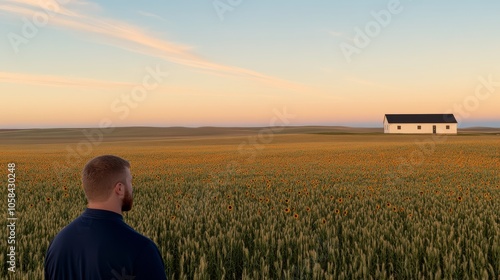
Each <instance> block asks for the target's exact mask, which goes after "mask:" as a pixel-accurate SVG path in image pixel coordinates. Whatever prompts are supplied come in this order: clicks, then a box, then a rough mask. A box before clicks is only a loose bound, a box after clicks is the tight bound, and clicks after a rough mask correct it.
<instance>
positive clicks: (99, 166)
mask: <svg viewBox="0 0 500 280" xmlns="http://www.w3.org/2000/svg"><path fill="white" fill-rule="evenodd" d="M126 168H130V163H129V162H128V161H126V160H124V159H122V158H120V157H117V156H113V155H103V156H98V157H96V158H93V159H91V160H90V161H89V162H87V164H85V167H84V168H83V171H82V185H83V189H84V191H85V196H86V197H87V200H88V201H104V200H106V199H107V198H108V197H109V195H110V194H111V192H112V190H113V187H114V186H115V184H116V183H118V182H119V181H121V180H122V179H123V175H124V174H125V170H126Z"/></svg>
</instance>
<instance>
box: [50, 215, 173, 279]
mask: <svg viewBox="0 0 500 280" xmlns="http://www.w3.org/2000/svg"><path fill="white" fill-rule="evenodd" d="M45 279H57V280H78V279H92V280H94V279H95V280H97V279H103V280H132V279H134V280H141V279H148V280H150V279H151V280H156V279H158V280H161V279H166V275H165V266H164V263H163V260H162V258H161V255H160V252H159V251H158V248H157V247H156V245H155V243H154V242H153V241H152V240H151V239H149V238H147V237H145V236H143V235H141V234H139V233H138V232H136V231H135V230H134V229H132V228H131V227H130V226H129V225H127V224H126V223H125V222H124V221H123V217H122V215H120V214H118V213H115V212H112V211H107V210H99V209H90V208H87V209H86V210H85V212H83V214H82V215H80V217H78V218H76V219H75V220H74V221H73V222H71V223H70V224H69V225H68V226H66V227H65V228H64V229H62V230H61V232H59V233H58V234H57V235H56V237H55V238H54V240H53V241H52V242H51V243H50V246H49V248H48V250H47V254H46V256H45Z"/></svg>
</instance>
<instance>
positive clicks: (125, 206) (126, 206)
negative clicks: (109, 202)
mask: <svg viewBox="0 0 500 280" xmlns="http://www.w3.org/2000/svg"><path fill="white" fill-rule="evenodd" d="M133 202H134V197H133V196H132V194H131V193H130V192H129V191H128V190H127V189H126V188H125V196H124V197H123V203H122V211H129V210H130V209H132V204H133Z"/></svg>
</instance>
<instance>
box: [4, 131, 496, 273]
mask: <svg viewBox="0 0 500 280" xmlns="http://www.w3.org/2000/svg"><path fill="white" fill-rule="evenodd" d="M380 130H381V129H378V130H377V129H371V130H370V129H368V130H366V129H365V130H363V129H346V128H325V127H298V128H285V129H282V130H281V129H280V130H278V129H275V130H271V129H269V128H268V129H266V128H248V129H224V128H204V129H198V130H197V129H186V128H176V129H164V130H161V131H159V130H158V129H153V128H128V129H118V128H117V129H115V131H113V132H112V133H109V134H106V133H104V132H103V134H102V135H103V137H102V139H101V138H100V137H99V134H97V133H94V134H90V136H85V135H83V134H82V131H81V130H78V129H67V130H60V129H49V130H33V131H14V130H10V131H0V166H2V170H4V171H3V172H2V173H1V174H2V175H1V178H0V182H1V184H2V186H5V185H6V184H7V173H8V171H7V169H8V163H10V162H14V163H15V164H16V167H15V174H16V190H15V194H16V199H17V200H16V201H17V205H16V211H17V217H18V220H17V222H16V242H17V243H16V245H17V246H16V257H17V259H16V260H17V271H16V272H15V273H9V272H8V271H7V267H8V265H7V263H6V261H7V255H6V253H7V249H4V248H7V247H8V245H7V235H6V234H7V231H6V230H4V231H2V239H1V240H0V248H2V249H3V250H4V252H2V254H1V255H0V263H1V264H0V269H1V275H7V274H10V277H11V278H12V279H42V278H43V276H42V275H43V274H42V272H43V259H44V254H45V250H46V248H47V246H48V244H49V242H50V240H51V238H52V237H53V236H54V235H55V234H56V233H57V232H58V231H59V230H60V229H61V228H62V227H64V226H65V225H66V224H68V223H69V222H70V221H72V220H73V219H74V218H76V217H77V216H78V215H79V214H80V213H81V212H82V211H83V210H84V208H85V205H86V202H85V197H84V194H83V190H82V189H81V187H80V181H79V180H80V177H79V176H80V171H81V169H82V168H83V165H84V164H85V162H86V161H87V160H89V159H90V158H92V157H94V156H97V155H101V154H116V155H119V156H122V157H124V158H126V159H128V160H129V161H130V162H131V165H132V168H131V170H132V175H133V176H134V179H133V184H134V208H133V209H132V211H130V212H129V213H126V214H125V217H124V218H125V221H126V222H127V223H128V224H130V225H131V226H132V227H133V228H135V229H136V230H137V231H139V232H141V233H143V234H145V235H146V236H148V237H150V238H151V239H153V240H154V241H155V242H156V243H157V244H158V246H159V248H160V251H161V253H162V256H163V258H164V261H165V265H166V271H167V274H168V276H169V279H222V278H223V277H225V278H228V279H234V278H236V279H240V278H242V277H243V278H245V279H370V278H374V279H390V278H394V279H441V278H446V279H467V278H470V279H500V215H499V213H500V202H499V201H500V178H499V171H500V141H499V140H500V136H498V135H497V134H498V132H499V131H498V130H494V129H493V130H492V131H490V130H481V129H472V130H469V131H467V130H464V131H461V132H460V133H461V134H460V135H455V136H438V137H436V136H434V137H433V136H432V135H384V134H381V133H380ZM88 132H89V133H90V130H89V131H88ZM2 197H3V198H2V199H4V201H6V198H7V188H5V187H2ZM4 205H5V208H7V204H4ZM6 210H7V209H4V213H5V214H4V220H6V219H7V214H6V212H7V211H6ZM1 277H2V278H3V276H1Z"/></svg>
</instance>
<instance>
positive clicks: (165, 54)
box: [0, 0, 306, 91]
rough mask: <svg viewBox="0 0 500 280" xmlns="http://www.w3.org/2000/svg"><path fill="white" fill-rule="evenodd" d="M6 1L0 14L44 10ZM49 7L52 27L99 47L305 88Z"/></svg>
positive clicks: (121, 25)
mask: <svg viewBox="0 0 500 280" xmlns="http://www.w3.org/2000/svg"><path fill="white" fill-rule="evenodd" d="M6 1H7V2H6V4H4V5H0V13H1V12H2V11H3V12H7V13H9V14H16V15H19V16H25V17H27V18H31V17H32V16H33V14H34V13H37V12H40V9H41V7H40V6H39V1H37V0H6ZM47 3H51V4H52V5H53V6H52V7H58V8H57V9H51V11H50V12H51V13H52V14H51V17H50V20H49V23H48V24H49V25H52V26H55V27H58V28H63V29H69V30H71V31H79V32H85V33H88V34H91V35H92V38H93V39H94V38H99V41H98V42H99V43H106V44H112V45H114V46H116V47H119V48H123V49H126V50H129V51H132V52H137V53H141V54H146V55H150V56H154V57H158V58H161V59H164V60H167V61H170V62H173V63H177V64H180V65H184V66H188V67H191V68H195V69H201V70H206V71H209V72H218V73H222V74H226V75H234V76H240V77H244V78H247V79H253V80H257V81H260V82H263V83H267V84H271V85H273V86H276V87H281V88H287V89H292V90H297V91H302V90H304V89H305V88H306V87H305V86H303V85H300V84H298V83H295V82H291V81H287V80H284V79H280V78H276V77H273V76H270V75H266V74H263V73H260V72H257V71H253V70H250V69H245V68H241V67H236V66H230V65H226V64H221V63H217V62H213V61H210V60H207V59H204V58H202V57H200V56H199V55H197V54H195V53H194V52H193V51H192V50H193V47H191V46H187V45H184V44H179V43H175V42H171V41H168V40H164V39H160V37H159V36H155V35H153V34H150V33H148V32H147V31H145V30H143V29H141V28H140V27H138V26H134V25H132V24H129V23H126V22H123V21H120V20H113V19H108V18H100V17H98V16H95V15H86V14H85V13H83V12H81V11H78V10H76V9H73V8H72V5H71V4H72V3H73V2H72V1H70V3H69V5H67V6H64V7H63V6H62V5H59V4H58V3H57V2H56V1H55V0H47ZM76 3H78V7H82V6H84V5H86V3H87V2H86V1H77V2H76ZM56 5H57V6H56ZM42 9H43V8H42ZM143 13H144V12H143ZM153 16H154V15H153ZM95 35H101V36H95Z"/></svg>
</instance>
